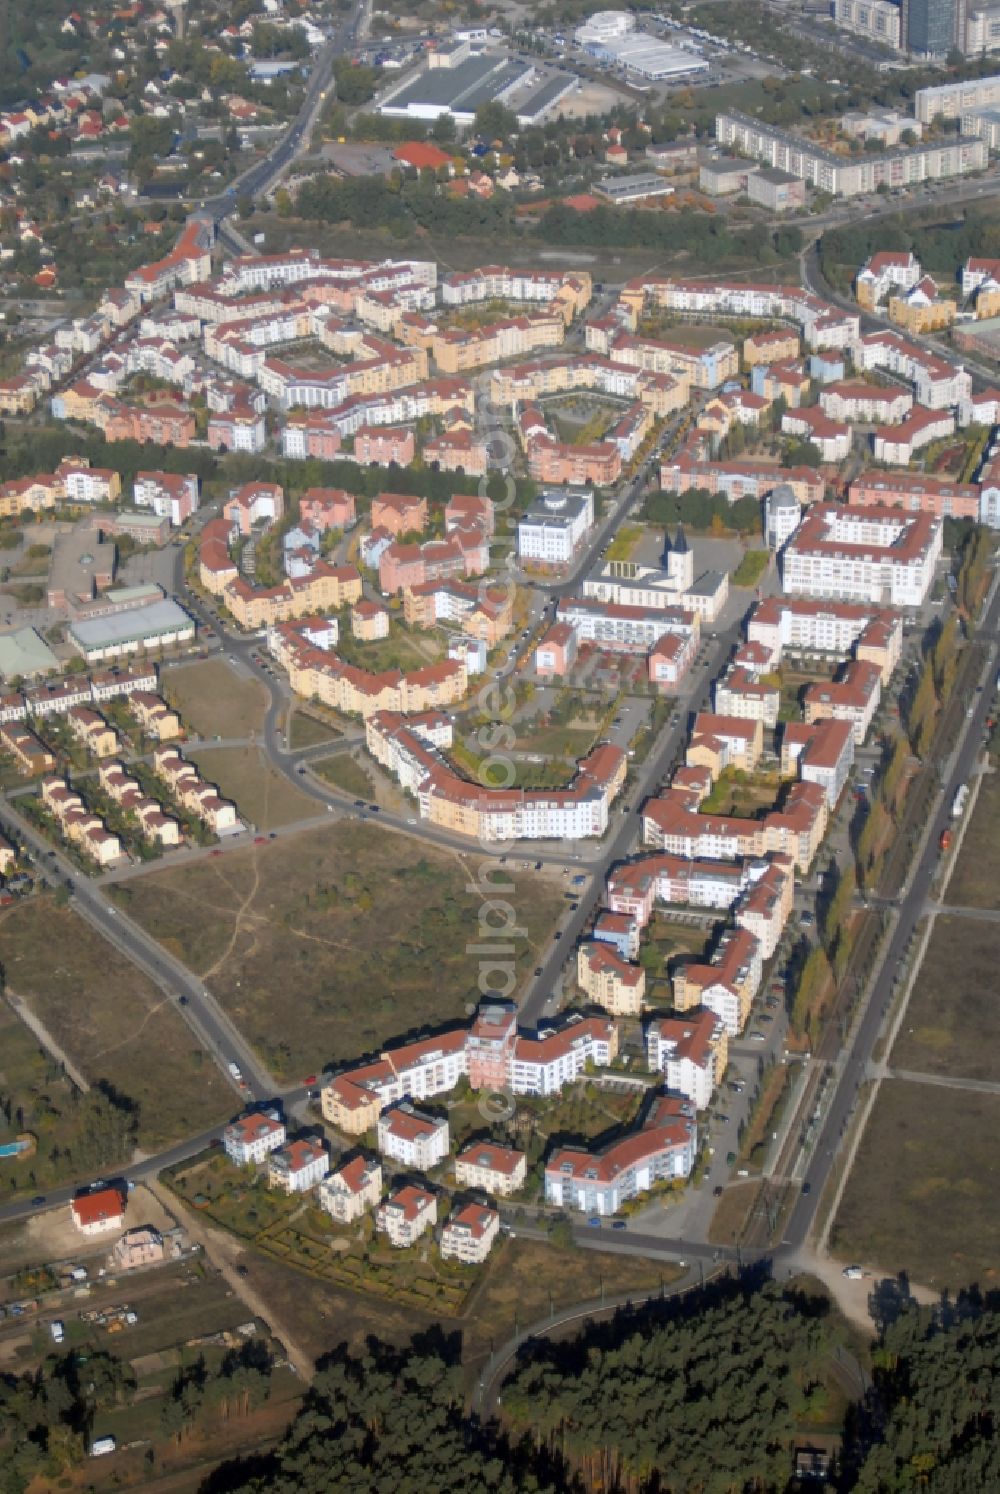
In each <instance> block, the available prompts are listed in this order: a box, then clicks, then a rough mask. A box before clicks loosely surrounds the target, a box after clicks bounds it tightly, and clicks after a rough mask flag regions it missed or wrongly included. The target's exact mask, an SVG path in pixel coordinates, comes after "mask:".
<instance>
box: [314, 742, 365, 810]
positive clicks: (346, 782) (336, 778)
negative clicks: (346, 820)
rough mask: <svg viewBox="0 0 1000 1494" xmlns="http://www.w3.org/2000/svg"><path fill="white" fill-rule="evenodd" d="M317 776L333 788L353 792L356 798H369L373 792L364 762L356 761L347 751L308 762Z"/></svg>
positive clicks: (348, 792)
mask: <svg viewBox="0 0 1000 1494" xmlns="http://www.w3.org/2000/svg"><path fill="white" fill-rule="evenodd" d="M310 767H311V769H312V771H313V772H314V773H315V774H316V775H317V777H319V778H322V779H324V780H325V781H326V782H327V783H332V784H333V786H334V788H339V789H343V791H344V793H345V794H353V795H354V797H355V798H356V799H371V798H372V797H373V795H374V793H375V785H374V784H373V783H372V777H371V774H370V773H369V772H368V769H367V768H366V767H365V765H364V763H359V762H356V761H355V759H354V758H353V757H351V755H350V753H348V752H338V753H337V754H336V755H335V756H333V757H323V758H320V760H319V761H318V762H312V763H311V764H310Z"/></svg>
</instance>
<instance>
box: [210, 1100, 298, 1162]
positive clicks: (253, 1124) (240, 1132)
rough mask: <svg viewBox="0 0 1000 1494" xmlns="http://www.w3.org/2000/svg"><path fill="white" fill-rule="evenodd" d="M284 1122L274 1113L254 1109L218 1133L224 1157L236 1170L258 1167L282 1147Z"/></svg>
mask: <svg viewBox="0 0 1000 1494" xmlns="http://www.w3.org/2000/svg"><path fill="white" fill-rule="evenodd" d="M286 1137H287V1132H286V1130H285V1123H284V1121H283V1120H282V1119H281V1117H280V1115H279V1114H278V1112H277V1111H276V1110H275V1111H262V1110H255V1111H252V1112H251V1114H249V1115H241V1116H240V1118H239V1120H235V1121H233V1122H232V1123H231V1124H230V1125H228V1126H227V1127H226V1129H225V1130H224V1131H223V1133H222V1144H223V1146H224V1147H225V1151H226V1156H227V1157H228V1158H229V1160H230V1161H231V1162H235V1163H236V1165H237V1166H238V1167H250V1166H259V1165H260V1164H261V1163H264V1162H266V1161H267V1159H268V1157H269V1155H270V1153H271V1152H276V1151H277V1150H278V1148H279V1147H282V1146H284V1144H285V1140H286Z"/></svg>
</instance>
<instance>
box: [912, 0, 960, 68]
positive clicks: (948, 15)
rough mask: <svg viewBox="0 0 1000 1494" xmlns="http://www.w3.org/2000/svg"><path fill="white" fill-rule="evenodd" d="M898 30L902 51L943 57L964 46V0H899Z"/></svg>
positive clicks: (918, 55)
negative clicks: (901, 18)
mask: <svg viewBox="0 0 1000 1494" xmlns="http://www.w3.org/2000/svg"><path fill="white" fill-rule="evenodd" d="M959 12H961V15H960V14H959ZM960 21H961V24H959V23H960ZM902 29H903V48H904V50H905V51H907V52H912V53H913V54H914V56H916V57H944V56H946V55H947V54H948V52H950V51H951V49H952V47H954V46H956V45H957V46H959V47H964V45H965V0H903V28H902Z"/></svg>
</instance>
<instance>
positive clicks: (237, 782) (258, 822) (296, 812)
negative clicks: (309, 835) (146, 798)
mask: <svg viewBox="0 0 1000 1494" xmlns="http://www.w3.org/2000/svg"><path fill="white" fill-rule="evenodd" d="M187 755H188V757H190V759H191V761H192V762H194V763H197V765H198V771H199V772H200V773H201V774H203V776H204V777H205V778H207V779H208V780H209V782H210V783H214V784H216V785H217V787H218V789H219V792H220V793H221V794H222V796H223V798H224V799H231V800H232V801H233V803H234V804H235V805H236V809H237V812H238V814H239V815H240V818H241V819H243V820H246V822H247V823H248V824H250V825H252V826H253V827H254V829H255V830H278V829H280V828H281V826H282V825H292V824H294V823H295V821H296V820H307V819H309V817H310V816H311V815H314V814H317V813H319V812H320V811H321V810H322V805H321V804H317V803H316V801H315V799H310V798H309V797H308V796H307V795H306V794H303V793H301V792H300V790H299V789H297V788H296V787H295V785H294V783H290V782H289V781H288V779H287V778H286V777H285V775H284V773H280V772H279V771H278V769H277V768H276V767H274V766H273V764H271V763H270V762H268V760H267V758H266V757H265V756H264V753H263V752H262V751H261V750H260V748H259V747H199V748H196V749H195V750H193V751H190V752H188V754H187Z"/></svg>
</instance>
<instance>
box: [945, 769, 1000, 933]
mask: <svg viewBox="0 0 1000 1494" xmlns="http://www.w3.org/2000/svg"><path fill="white" fill-rule="evenodd" d="M998 820H1000V773H988V774H987V775H986V777H985V778H984V779H983V782H982V785H981V786H980V789H979V794H978V796H977V798H976V807H975V810H974V811H973V815H972V823H971V824H970V825H969V828H968V829H967V830H966V832H965V836H964V838H963V840H962V850H961V852H960V854H959V858H958V864H957V866H956V867H955V870H954V872H953V873H952V876H951V880H950V881H949V883H948V891H947V893H946V898H947V901H948V902H949V903H951V904H952V905H953V906H955V907H958V908H992V909H993V910H994V911H996V910H997V909H1000V836H998V835H997V823H998Z"/></svg>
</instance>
